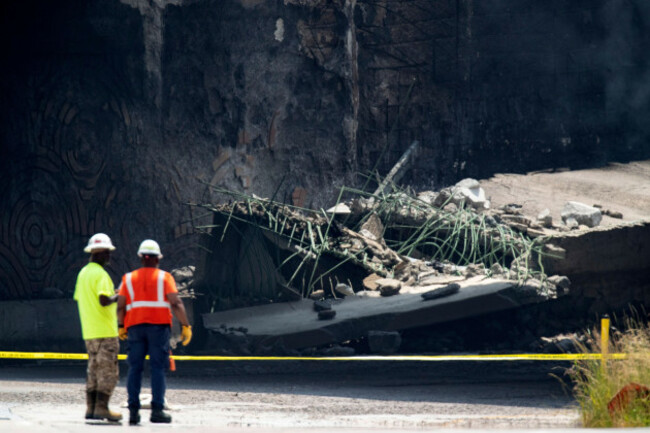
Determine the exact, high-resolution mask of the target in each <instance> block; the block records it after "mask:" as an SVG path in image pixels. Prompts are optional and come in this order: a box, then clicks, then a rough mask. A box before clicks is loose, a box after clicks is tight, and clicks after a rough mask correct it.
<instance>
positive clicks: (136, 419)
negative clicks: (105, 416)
mask: <svg viewBox="0 0 650 433" xmlns="http://www.w3.org/2000/svg"><path fill="white" fill-rule="evenodd" d="M129 424H130V425H138V424H140V411H139V409H138V408H137V407H136V408H134V407H130V408H129Z"/></svg>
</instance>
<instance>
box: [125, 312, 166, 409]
mask: <svg viewBox="0 0 650 433" xmlns="http://www.w3.org/2000/svg"><path fill="white" fill-rule="evenodd" d="M170 335H171V329H170V327H169V325H151V324H141V325H135V326H130V327H129V329H128V337H129V339H128V342H129V347H128V356H127V361H128V364H129V375H128V378H127V382H126V390H127V392H128V394H129V409H140V389H141V388H142V371H143V370H144V360H145V356H146V355H147V354H148V355H149V367H150V370H151V397H152V398H151V408H152V409H163V407H164V406H165V389H166V384H165V373H166V370H167V369H168V368H169V337H170Z"/></svg>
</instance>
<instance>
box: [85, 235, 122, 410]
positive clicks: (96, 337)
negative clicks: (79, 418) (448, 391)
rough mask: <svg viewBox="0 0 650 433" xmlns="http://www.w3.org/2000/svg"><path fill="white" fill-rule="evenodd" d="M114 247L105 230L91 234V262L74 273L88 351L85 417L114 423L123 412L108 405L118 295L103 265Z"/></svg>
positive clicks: (114, 374)
mask: <svg viewBox="0 0 650 433" xmlns="http://www.w3.org/2000/svg"><path fill="white" fill-rule="evenodd" d="M113 250H115V247H114V246H113V244H112V243H111V239H110V238H109V237H108V236H107V235H105V234H104V233H97V234H95V235H93V236H92V237H91V238H90V240H89V241H88V245H87V246H86V248H84V251H85V252H87V253H90V261H89V263H88V264H87V265H86V266H84V267H83V268H82V269H81V271H80V272H79V275H78V276H77V284H76V287H75V291H74V300H75V301H77V306H78V307H79V319H81V332H82V335H83V339H84V341H85V343H86V350H87V352H88V370H87V375H86V403H87V407H86V419H106V420H108V421H113V422H117V421H120V420H121V419H122V415H121V414H120V413H117V412H112V411H111V410H110V409H109V408H108V401H109V400H110V398H111V394H113V390H114V389H115V385H117V382H118V380H119V376H120V374H119V367H118V364H117V354H118V352H119V349H120V345H119V340H118V331H117V295H116V294H115V286H114V285H113V281H112V280H111V277H110V276H109V275H108V272H106V270H105V269H104V267H105V266H106V265H107V264H108V263H109V261H110V258H111V251H113Z"/></svg>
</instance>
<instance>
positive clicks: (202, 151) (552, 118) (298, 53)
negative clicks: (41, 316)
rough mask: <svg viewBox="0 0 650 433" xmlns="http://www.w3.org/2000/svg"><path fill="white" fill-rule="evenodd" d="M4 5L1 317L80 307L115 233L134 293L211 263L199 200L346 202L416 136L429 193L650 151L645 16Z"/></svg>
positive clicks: (604, 4)
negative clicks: (227, 192)
mask: <svg viewBox="0 0 650 433" xmlns="http://www.w3.org/2000/svg"><path fill="white" fill-rule="evenodd" d="M0 8H1V11H2V12H1V17H0V20H1V24H2V25H1V26H0V33H1V35H2V36H1V37H2V42H3V45H2V47H3V54H4V58H5V61H4V62H3V63H2V65H1V66H0V92H1V93H0V95H1V96H0V97H1V98H2V104H1V105H0V110H2V117H1V120H0V123H1V125H2V127H1V128H0V140H1V141H0V170H1V173H2V175H1V179H0V224H1V226H0V299H19V298H41V297H48V296H70V295H71V293H72V289H73V287H74V281H75V276H76V272H77V271H78V269H79V268H80V267H81V266H82V265H83V264H84V262H85V260H86V259H87V258H86V256H85V255H84V254H83V253H82V252H81V250H82V248H83V246H84V244H85V243H86V241H87V239H88V237H89V236H90V235H91V234H93V233H94V232H97V231H103V232H106V233H108V234H109V235H110V236H111V237H112V238H113V240H114V241H115V243H116V245H117V247H118V250H117V251H116V253H115V255H114V258H113V263H112V265H111V267H110V272H111V274H112V276H113V277H114V279H117V277H119V275H120V274H121V273H123V272H125V271H127V270H128V269H130V268H132V267H135V266H137V264H138V263H137V258H136V255H135V250H136V248H137V245H138V244H139V242H140V241H141V240H142V239H144V238H149V237H151V238H154V239H156V240H158V241H159V242H160V243H161V245H162V247H163V253H164V254H165V256H166V257H165V259H164V261H163V263H162V265H163V267H164V268H167V269H170V268H172V267H176V266H181V265H187V264H194V263H199V261H198V254H199V251H200V250H199V249H198V248H197V247H196V243H197V238H196V236H195V235H193V234H192V228H191V226H190V224H189V223H188V222H187V220H188V218H189V217H190V215H189V213H188V208H187V207H186V206H185V205H184V203H186V202H202V201H210V200H217V199H219V197H220V195H219V194H216V193H215V190H214V188H228V189H235V190H238V191H245V192H247V193H255V194H257V195H260V196H267V197H271V196H274V197H275V198H276V199H280V200H285V201H287V202H292V203H294V204H297V205H302V206H327V205H329V204H332V201H333V200H334V199H335V198H336V192H337V189H338V187H340V186H341V185H346V184H347V185H355V184H357V185H358V184H360V183H361V182H362V180H363V178H362V177H361V176H359V174H363V173H367V172H368V171H373V170H377V171H379V173H380V174H385V173H386V172H387V171H388V170H389V169H390V167H391V166H392V165H393V164H394V163H395V161H397V159H398V158H399V156H400V155H401V154H402V152H403V151H404V150H405V149H406V148H407V147H408V146H409V144H410V143H411V141H412V140H415V139H417V140H419V141H420V142H421V143H422V145H421V147H420V152H419V154H418V157H417V158H416V161H415V164H414V167H413V168H412V170H410V172H409V173H408V176H407V179H408V181H409V182H411V183H413V184H414V185H416V186H419V187H431V186H434V187H438V186H443V185H445V184H448V183H451V182H454V181H456V180H458V179H460V178H463V177H467V176H472V177H477V178H482V177H486V176H489V175H490V174H492V173H495V172H503V171H526V170H535V169H540V168H547V167H559V166H571V167H576V168H577V167H582V166H590V165H597V164H603V163H605V162H607V161H611V160H619V161H621V160H627V159H636V158H647V157H648V156H649V155H650V148H649V146H648V137H649V135H650V126H648V124H647V122H645V118H646V117H647V114H648V108H649V101H650V92H648V91H647V89H649V88H650V86H648V85H647V84H648V78H647V77H648V76H649V74H648V71H649V68H648V60H647V59H646V55H645V53H646V52H647V48H648V46H649V44H648V42H649V41H648V38H649V36H648V34H650V33H649V32H647V29H648V17H649V16H650V7H649V6H646V5H645V2H643V1H642V0H634V1H622V0H597V1H568V0H552V1H547V2H535V4H530V2H519V1H514V0H481V1H478V0H410V1H398V0H375V1H364V0H93V1H81V0H66V1H64V2H51V1H46V0H26V1H21V2H4V3H3V4H2V6H0ZM46 289H48V290H46Z"/></svg>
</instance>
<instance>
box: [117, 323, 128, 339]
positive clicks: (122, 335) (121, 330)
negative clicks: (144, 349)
mask: <svg viewBox="0 0 650 433" xmlns="http://www.w3.org/2000/svg"><path fill="white" fill-rule="evenodd" d="M117 335H118V337H120V340H122V341H124V340H126V339H127V338H129V335H128V333H127V332H126V328H125V327H124V326H120V327H119V328H118V329H117Z"/></svg>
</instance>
